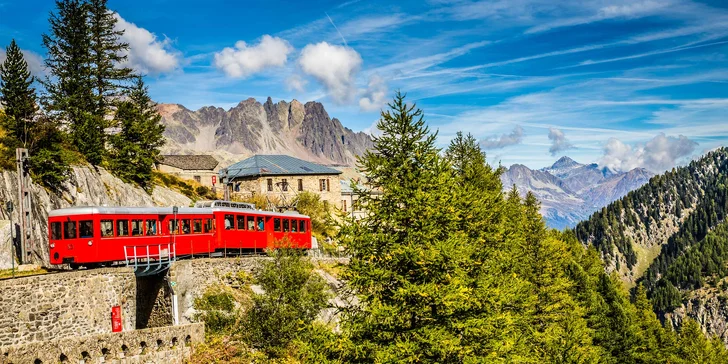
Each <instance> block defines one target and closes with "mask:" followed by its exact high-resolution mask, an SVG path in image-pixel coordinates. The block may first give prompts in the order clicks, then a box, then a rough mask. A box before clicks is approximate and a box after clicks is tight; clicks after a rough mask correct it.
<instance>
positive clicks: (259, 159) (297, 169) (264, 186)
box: [220, 155, 341, 206]
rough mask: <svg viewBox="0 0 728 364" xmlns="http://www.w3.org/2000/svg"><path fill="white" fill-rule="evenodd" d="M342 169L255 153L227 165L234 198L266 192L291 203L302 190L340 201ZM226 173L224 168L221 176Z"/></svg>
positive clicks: (327, 199)
mask: <svg viewBox="0 0 728 364" xmlns="http://www.w3.org/2000/svg"><path fill="white" fill-rule="evenodd" d="M340 174H341V171H338V170H336V169H333V168H329V167H326V166H322V165H320V164H316V163H312V162H307V161H304V160H301V159H298V158H294V157H291V156H287V155H255V156H252V157H250V158H248V159H245V160H243V161H240V162H238V163H235V164H233V165H231V166H230V167H228V168H227V177H228V185H227V188H228V190H229V191H230V195H231V197H233V198H235V197H238V198H249V197H252V196H256V195H263V196H266V197H268V198H270V199H271V200H277V201H279V202H281V203H284V204H285V203H291V202H292V201H293V199H294V198H295V197H296V195H298V194H299V193H301V192H304V191H308V192H313V193H315V194H317V195H319V196H321V200H322V201H327V202H329V203H330V204H331V206H338V205H339V203H340V200H341V183H340V182H339V175H340ZM224 175H225V170H222V171H221V173H220V177H221V178H222V177H223V176H224Z"/></svg>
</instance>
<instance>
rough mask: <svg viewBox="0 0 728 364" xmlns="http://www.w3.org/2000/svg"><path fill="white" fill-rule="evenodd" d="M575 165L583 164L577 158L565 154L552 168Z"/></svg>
mask: <svg viewBox="0 0 728 364" xmlns="http://www.w3.org/2000/svg"><path fill="white" fill-rule="evenodd" d="M574 166H581V164H579V163H577V162H576V161H575V160H573V159H571V158H569V157H567V156H563V157H561V158H559V160H557V161H556V162H554V164H553V165H552V166H551V168H552V169H561V168H567V167H574Z"/></svg>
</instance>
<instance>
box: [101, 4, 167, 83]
mask: <svg viewBox="0 0 728 364" xmlns="http://www.w3.org/2000/svg"><path fill="white" fill-rule="evenodd" d="M114 17H116V20H117V22H116V30H123V31H124V35H122V36H121V40H122V41H124V42H126V43H128V44H129V50H128V52H127V54H126V56H127V60H126V62H125V65H126V66H128V67H131V68H133V69H134V70H136V71H137V72H141V73H143V74H148V73H165V72H171V71H174V70H175V69H177V67H178V66H179V63H180V62H179V58H180V54H179V52H178V51H177V50H175V49H174V48H172V46H171V44H170V43H171V42H170V40H169V39H167V38H166V37H165V38H164V39H163V40H159V39H157V36H156V35H155V34H154V33H152V32H150V31H148V30H146V29H144V28H140V27H138V26H136V25H135V24H134V23H130V22H128V21H126V20H124V18H122V17H121V16H120V15H119V14H114Z"/></svg>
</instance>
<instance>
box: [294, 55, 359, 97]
mask: <svg viewBox="0 0 728 364" xmlns="http://www.w3.org/2000/svg"><path fill="white" fill-rule="evenodd" d="M298 63H299V65H300V66H301V69H302V70H303V72H305V73H306V74H309V75H311V76H313V77H314V78H315V79H316V80H318V81H319V82H321V83H322V84H323V85H324V87H326V90H327V91H328V93H329V95H330V96H331V98H332V100H333V101H334V102H336V103H338V104H344V103H347V102H350V101H351V100H352V98H353V97H354V95H355V94H356V88H355V87H354V81H355V77H356V74H357V73H358V72H359V69H360V67H361V63H362V59H361V56H360V55H359V53H357V52H356V51H355V50H353V49H352V48H349V47H344V46H338V45H332V44H329V43H327V42H321V43H317V44H309V45H307V46H306V47H304V48H303V51H301V57H300V58H299V59H298Z"/></svg>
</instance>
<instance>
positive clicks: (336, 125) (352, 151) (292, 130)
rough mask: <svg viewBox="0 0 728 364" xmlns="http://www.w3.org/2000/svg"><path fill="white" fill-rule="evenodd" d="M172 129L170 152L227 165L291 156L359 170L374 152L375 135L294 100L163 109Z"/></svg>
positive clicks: (168, 135)
mask: <svg viewBox="0 0 728 364" xmlns="http://www.w3.org/2000/svg"><path fill="white" fill-rule="evenodd" d="M157 109H158V111H159V113H160V114H161V115H162V122H163V123H164V124H165V125H166V130H165V133H164V135H165V137H166V138H167V146H166V147H165V148H166V150H165V152H166V153H178V154H189V153H195V154H199V153H206V154H213V155H215V156H216V157H217V158H218V160H221V161H222V162H223V163H224V164H229V163H232V162H237V161H239V160H240V159H242V158H246V157H249V156H250V155H252V154H278V153H280V154H290V155H293V156H296V157H298V158H302V159H306V160H310V161H313V162H318V163H323V164H336V165H353V164H354V162H355V158H356V156H357V155H360V154H362V153H364V151H366V150H367V149H369V148H371V147H372V145H373V144H372V140H371V138H370V137H369V135H367V134H365V133H363V132H358V133H356V132H354V131H352V130H351V129H348V128H346V127H344V126H343V125H342V124H341V122H340V121H339V120H338V119H336V118H333V119H332V118H331V117H329V114H328V113H327V112H326V110H325V109H324V106H323V105H322V104H321V103H320V102H307V103H306V104H305V105H304V104H302V103H300V102H298V101H296V100H293V101H291V102H286V101H279V102H276V103H274V102H273V100H272V99H271V98H270V97H269V98H268V99H267V100H266V102H265V103H263V104H261V103H260V102H258V101H256V100H255V99H253V98H249V99H247V100H244V101H241V102H240V103H239V104H238V105H237V106H235V107H233V108H231V109H229V110H227V111H226V110H224V109H222V108H219V107H212V106H206V107H203V108H201V109H199V110H197V111H191V110H188V109H186V108H185V107H184V106H182V105H171V104H159V105H158V106H157Z"/></svg>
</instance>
